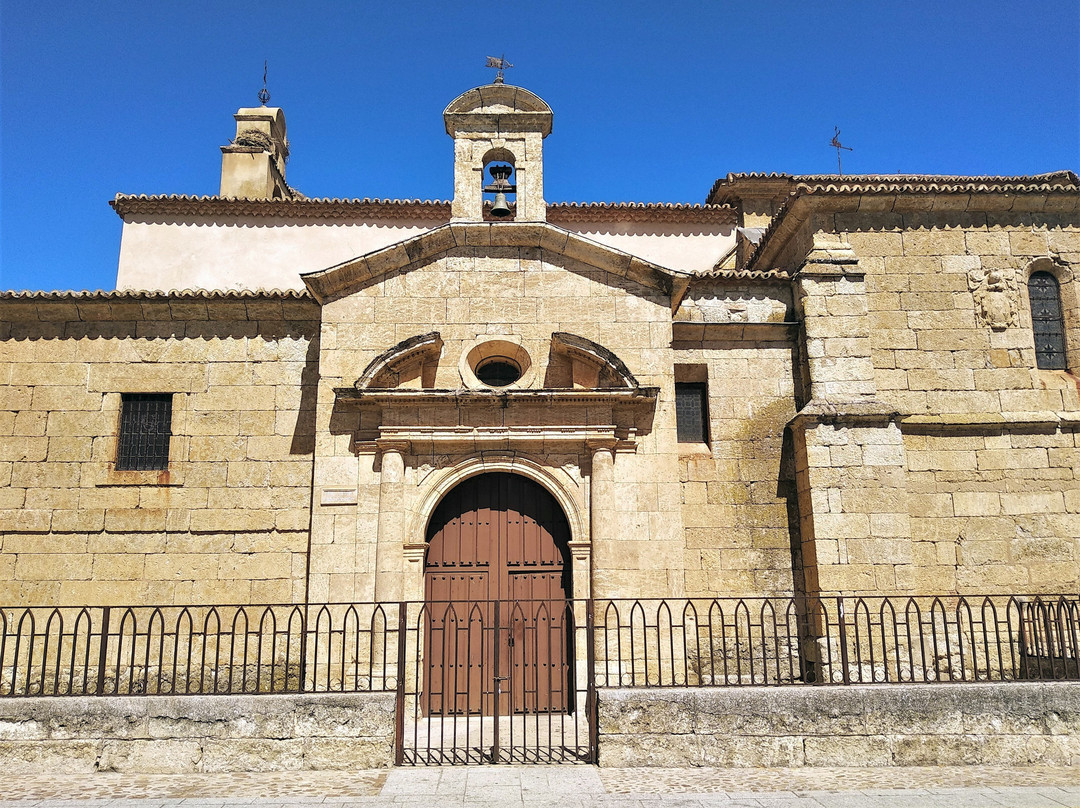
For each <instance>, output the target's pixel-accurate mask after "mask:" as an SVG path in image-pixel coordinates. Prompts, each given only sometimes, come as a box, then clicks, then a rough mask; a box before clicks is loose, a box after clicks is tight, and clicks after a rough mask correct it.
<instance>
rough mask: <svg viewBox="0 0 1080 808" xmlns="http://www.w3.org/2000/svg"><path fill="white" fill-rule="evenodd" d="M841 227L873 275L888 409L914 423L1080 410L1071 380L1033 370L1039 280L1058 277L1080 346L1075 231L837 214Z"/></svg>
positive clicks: (1079, 231)
mask: <svg viewBox="0 0 1080 808" xmlns="http://www.w3.org/2000/svg"><path fill="white" fill-rule="evenodd" d="M835 225H836V227H837V228H838V230H839V232H840V235H841V236H842V238H843V239H844V240H846V241H847V242H849V243H850V244H851V246H852V247H853V248H854V251H855V254H856V255H857V256H858V257H859V265H860V268H861V269H863V270H864V271H865V272H866V289H867V302H868V307H869V318H870V334H871V336H870V348H871V358H872V360H873V364H874V376H875V382H876V384H877V389H878V391H879V394H880V395H881V396H882V397H883V398H887V399H888V400H889V401H890V402H891V403H895V404H896V405H897V406H898V407H899V408H900V410H901V411H902V412H905V413H915V414H921V413H933V414H960V413H963V414H966V415H971V414H979V413H1025V412H1061V411H1067V412H1073V413H1075V412H1077V411H1078V409H1080V399H1078V397H1077V387H1076V382H1075V379H1074V378H1071V377H1068V376H1066V375H1065V374H1063V373H1062V372H1060V371H1044V370H1039V369H1037V367H1036V363H1035V344H1034V338H1033V336H1032V330H1031V311H1030V304H1029V302H1028V298H1027V286H1026V282H1027V276H1028V275H1029V274H1030V272H1031V271H1032V270H1033V269H1046V270H1049V271H1052V272H1053V273H1054V274H1056V275H1057V276H1058V277H1059V280H1061V281H1062V290H1061V291H1062V302H1063V304H1064V308H1065V310H1066V328H1067V331H1068V332H1069V333H1068V334H1067V341H1068V342H1069V344H1070V348H1071V346H1073V345H1076V344H1077V343H1078V342H1080V320H1078V319H1077V317H1076V308H1077V291H1076V285H1075V283H1074V282H1073V280H1072V272H1073V270H1072V269H1070V266H1076V265H1078V264H1080V226H1077V224H1076V223H1075V222H1071V221H1069V220H1068V219H1067V218H1065V217H1058V216H1054V215H1053V214H1021V213H1017V214H1008V213H1001V212H998V213H987V212H980V211H977V210H967V211H964V212H963V213H960V212H949V211H942V212H940V213H926V212H903V213H901V212H893V213H888V214H885V213H879V214H860V215H856V214H836V216H835ZM1070 368H1071V370H1073V371H1076V370H1077V369H1078V368H1077V367H1076V366H1075V365H1070Z"/></svg>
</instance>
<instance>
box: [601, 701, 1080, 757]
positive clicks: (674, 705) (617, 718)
mask: <svg viewBox="0 0 1080 808" xmlns="http://www.w3.org/2000/svg"><path fill="white" fill-rule="evenodd" d="M1078 700H1080V687H1077V686H1076V684H1075V683H1071V682H1026V683H1019V682H1011V683H1002V684H987V683H983V684H955V685H954V684H941V685H900V684H889V685H852V686H833V687H812V686H796V687H775V688H770V687H732V688H694V689H691V690H685V691H682V690H673V689H622V690H606V689H605V690H601V691H600V693H599V712H600V723H599V727H600V764H601V765H604V766H687V765H690V766H732V767H741V766H893V765H897V766H900V765H907V766H923V765H938V764H940V763H942V762H943V761H948V762H949V763H950V764H952V765H955V764H986V765H995V764H996V765H1028V764H1035V763H1042V764H1048V765H1071V764H1072V763H1075V762H1077V761H1080V722H1078V721H1077V717H1078V716H1080V713H1078V712H1077V710H1076V707H1077V702H1078ZM665 709H668V710H670V712H671V713H672V714H673V715H677V716H678V719H677V726H678V727H679V728H680V729H682V730H684V731H681V732H670V731H668V730H667V727H669V726H671V725H672V724H674V723H676V722H675V721H671V720H666V719H662V718H652V717H656V716H662V715H663V713H664V711H665ZM688 726H689V727H691V728H692V729H691V730H690V731H689V732H687V731H685V729H686V727H688Z"/></svg>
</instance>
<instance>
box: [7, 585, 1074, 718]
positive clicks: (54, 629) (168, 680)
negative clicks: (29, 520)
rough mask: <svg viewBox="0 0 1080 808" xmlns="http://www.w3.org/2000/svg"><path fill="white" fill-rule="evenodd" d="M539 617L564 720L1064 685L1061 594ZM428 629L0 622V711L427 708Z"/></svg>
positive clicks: (365, 615)
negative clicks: (720, 693)
mask: <svg viewBox="0 0 1080 808" xmlns="http://www.w3.org/2000/svg"><path fill="white" fill-rule="evenodd" d="M544 603H545V604H546V605H543V610H544V614H545V615H546V617H545V619H547V620H550V619H551V616H552V615H555V614H557V615H560V617H559V621H561V622H558V628H557V630H558V635H557V640H552V639H551V638H550V637H549V638H547V639H543V640H542V641H541V639H537V636H538V635H536V634H535V629H530V630H532V631H533V634H531V635H528V636H530V637H533V639H534V640H535V642H536V643H537V650H536V653H537V654H541V651H542V652H543V654H548V655H549V656H550V655H552V654H556V655H557V656H558V664H559V665H561V666H565V667H568V668H570V669H572V670H573V671H574V674H573V676H574V679H573V680H572V681H570V683H569V684H568V685H567V694H566V696H565V699H566V704H570V703H571V702H572V701H573V700H574V699H576V698H578V696H576V695H575V694H576V693H580V694H582V696H584V694H585V692H586V690H587V689H592V688H596V687H600V688H604V687H698V686H738V685H782V684H817V685H826V684H857V683H888V682H915V683H933V682H976V681H1000V682H1004V681H1013V680H1028V679H1080V597H1078V596H1076V595H1061V596H1050V595H1040V596H1018V595H1015V596H997V595H985V596H984V595H978V596H974V595H971V596H964V597H957V596H939V597H929V596H925V597H924V596H919V597H866V598H853V597H822V598H810V599H804V598H752V599H751V598H744V599H724V598H716V599H656V600H646V599H636V600H589V601H567V602H565V603H563V602H561V601H560V602H559V603H557V604H552V603H548V602H544ZM503 607H504V610H505V611H506V613H507V614H513V613H514V611H513V610H514V606H513V605H507V604H503ZM485 608H487V607H485ZM538 608H539V607H538ZM518 611H520V608H519V609H518ZM456 612H461V614H463V615H465V616H466V618H467V616H468V615H469V614H473V615H475V614H476V613H477V612H476V610H470V608H469V607H468V606H466V607H465V608H464V609H456V610H455V614H456ZM483 613H484V614H486V612H483ZM539 614H540V612H539V611H538V612H537V614H534V615H531V616H526V617H524V618H522V619H524V620H526V622H527V621H528V620H532V621H534V623H535V621H537V620H539V619H540V618H539V617H538V615H539ZM431 615H432V609H431V607H430V606H427V607H425V604H423V603H385V604H376V603H354V604H326V605H317V606H304V605H270V606H220V605H219V606H187V607H164V606H162V607H142V606H131V607H117V606H112V607H109V606H100V607H89V606H88V607H70V608H67V607H9V608H0V696H9V697H10V696H40V695H46V696H85V695H213V694H245V693H246V694H269V693H298V692H331V693H357V692H378V691H391V692H393V691H397V692H398V693H399V695H400V694H401V693H402V692H403V691H404V690H405V689H406V684H409V688H408V690H409V692H410V693H411V694H413V695H415V696H416V697H418V698H420V697H426V694H425V690H424V688H425V685H424V679H423V677H424V676H425V675H428V674H426V673H424V671H425V670H426V668H424V665H426V664H429V663H430V659H428V662H425V661H424V660H425V644H426V645H428V646H431V649H434V647H435V643H436V638H438V642H440V643H442V645H441V646H440V647H446V646H445V643H446V641H445V639H444V638H442V635H439V634H438V631H442V630H443V629H444V628H445V626H442V627H440V626H441V624H440V625H435V624H431V620H432V619H433V618H432V617H431ZM440 619H441V620H443V621H444V622H445V619H446V616H445V614H444V615H443V617H442V618H440ZM472 622H474V623H475V622H476V621H472ZM480 622H481V623H483V621H480ZM469 625H470V620H469V619H463V620H462V622H461V625H460V626H459V627H458V628H460V629H461V630H463V631H465V632H466V634H467V633H468V630H469ZM491 625H498V624H491ZM552 625H553V626H554V625H555V624H554V623H553V624H552ZM499 630H502V629H499ZM512 630H513V626H512V625H511V624H510V623H507V626H506V631H507V632H512ZM545 630H547V629H545ZM552 630H554V629H552ZM481 631H489V632H490V625H489V626H487V627H484V628H481ZM478 636H485V635H478ZM506 636H507V637H510V636H511V633H508V634H507V635H506ZM552 636H555V635H552ZM475 641H476V642H480V643H483V642H489V641H488V640H482V639H480V640H475ZM454 642H455V643H458V642H465V643H468V642H472V640H468V639H465V640H460V639H455V640H454ZM541 645H542V646H543V649H541ZM454 647H455V648H456V647H457V646H456V645H455V646H454ZM478 647H479V646H478ZM433 653H434V650H430V651H429V652H428V654H427V656H428V657H431V656H432V654H433ZM440 653H443V652H440ZM455 653H457V651H455ZM455 664H459V663H455ZM493 664H494V663H493ZM522 664H525V662H524V661H523V662H522ZM545 664H546V665H549V666H550V665H552V664H554V663H552V662H551V659H546V660H541V659H539V658H537V659H535V660H532V661H529V662H528V665H530V666H531V667H529V671H530V672H531V673H530V675H534V676H536V675H539V674H538V673H537V671H543V672H544V675H550V671H549V668H544V667H542V666H543V665H545ZM462 670H464V668H462ZM455 675H458V676H461V675H464V674H462V673H458V674H455ZM440 681H442V680H440ZM523 681H524V680H523ZM586 686H587V687H586ZM429 690H430V685H429ZM522 698H526V696H522ZM559 698H564V697H562V696H559ZM564 706H565V705H564ZM532 709H534V711H535V709H536V708H535V707H534V708H532ZM552 709H554V708H552ZM559 709H562V707H560V708H559Z"/></svg>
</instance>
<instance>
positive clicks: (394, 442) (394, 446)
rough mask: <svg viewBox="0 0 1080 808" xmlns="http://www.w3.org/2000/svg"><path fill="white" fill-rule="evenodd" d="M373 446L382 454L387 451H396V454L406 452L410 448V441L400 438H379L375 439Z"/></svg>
mask: <svg viewBox="0 0 1080 808" xmlns="http://www.w3.org/2000/svg"><path fill="white" fill-rule="evenodd" d="M375 448H376V449H378V450H379V451H380V452H382V453H383V454H387V453H389V452H397V453H398V454H408V453H409V450H410V449H411V448H412V441H408V440H400V439H396V438H379V439H378V440H376V441H375Z"/></svg>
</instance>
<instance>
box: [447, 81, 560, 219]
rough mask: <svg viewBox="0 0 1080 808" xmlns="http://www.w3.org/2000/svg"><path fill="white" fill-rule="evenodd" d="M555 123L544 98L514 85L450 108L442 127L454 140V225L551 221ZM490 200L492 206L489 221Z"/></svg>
mask: <svg viewBox="0 0 1080 808" xmlns="http://www.w3.org/2000/svg"><path fill="white" fill-rule="evenodd" d="M551 119H552V114H551V107H549V106H548V105H547V104H546V103H544V101H543V100H542V99H541V98H539V97H538V96H536V95H534V94H533V93H531V92H529V91H528V90H526V89H523V88H521V87H514V86H513V85H510V84H502V83H496V84H487V85H485V86H483V87H477V88H475V89H472V90H469V91H468V92H466V93H463V94H462V95H459V96H458V97H457V98H455V99H454V100H453V101H452V102H451V103H450V106H448V107H447V108H446V111H445V112H443V121H445V123H446V133H447V134H448V135H450V136H451V137H452V138H453V139H454V201H453V203H452V205H451V208H450V219H451V221H454V222H480V221H484V220H485V218H490V219H494V220H503V221H517V222H543V221H546V219H547V203H546V202H545V201H544V158H543V143H544V138H546V137H547V136H548V135H550V134H551ZM485 194H487V196H488V198H489V200H490V201H491V202H492V203H493V204H492V208H491V210H490V211H489V214H488V216H487V217H485V215H484V201H485Z"/></svg>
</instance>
